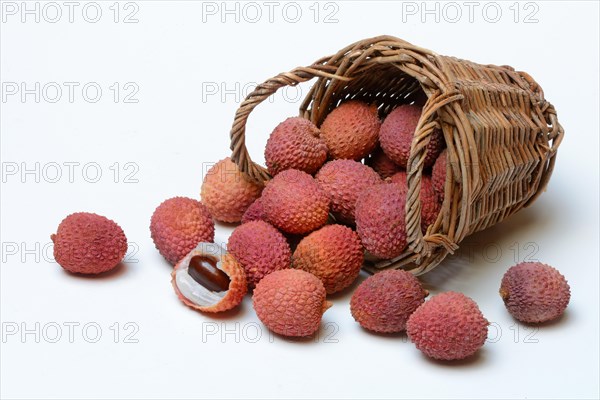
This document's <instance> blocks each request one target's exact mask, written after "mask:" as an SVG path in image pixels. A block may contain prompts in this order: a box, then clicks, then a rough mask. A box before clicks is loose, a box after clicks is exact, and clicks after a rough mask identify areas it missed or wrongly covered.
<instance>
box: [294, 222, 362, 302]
mask: <svg viewBox="0 0 600 400" xmlns="http://www.w3.org/2000/svg"><path fill="white" fill-rule="evenodd" d="M363 261H364V250H363V247H362V244H361V243H360V238H359V237H358V234H357V233H356V232H354V231H353V230H352V229H350V228H348V227H347V226H342V225H326V226H324V227H322V228H321V229H319V230H318V231H315V232H313V233H311V234H310V235H308V236H307V237H305V238H304V239H302V241H300V243H299V244H298V247H296V250H295V251H294V255H293V256H292V266H293V268H297V269H302V270H304V271H308V272H310V273H312V274H314V275H315V276H316V277H317V278H319V279H321V281H322V282H323V285H324V286H325V290H326V291H327V293H328V294H331V293H335V292H339V291H340V290H343V289H345V288H347V287H348V286H350V285H351V284H352V282H354V281H355V280H356V278H357V277H358V274H359V273H360V268H361V266H362V264H363Z"/></svg>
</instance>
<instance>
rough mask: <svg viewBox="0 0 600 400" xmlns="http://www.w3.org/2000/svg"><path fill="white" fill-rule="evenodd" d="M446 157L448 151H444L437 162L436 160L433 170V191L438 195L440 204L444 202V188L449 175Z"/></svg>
mask: <svg viewBox="0 0 600 400" xmlns="http://www.w3.org/2000/svg"><path fill="white" fill-rule="evenodd" d="M446 157H447V150H444V151H442V152H441V153H440V155H439V156H438V158H437V160H435V164H433V168H432V170H431V181H432V183H433V189H434V190H435V193H436V194H437V195H438V199H439V202H440V203H443V202H444V187H445V186H446V174H447V169H446V167H447V164H446Z"/></svg>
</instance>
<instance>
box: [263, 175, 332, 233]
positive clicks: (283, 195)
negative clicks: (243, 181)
mask: <svg viewBox="0 0 600 400" xmlns="http://www.w3.org/2000/svg"><path fill="white" fill-rule="evenodd" d="M262 202H263V208H264V210H265V215H266V216H267V220H268V221H269V222H270V223H271V224H273V225H274V226H275V227H277V228H279V229H281V230H282V231H284V232H286V233H294V234H304V233H308V232H312V231H314V230H315V229H318V228H320V227H321V226H323V225H325V223H326V222H327V218H328V217H329V203H330V201H329V198H328V197H327V195H326V194H325V192H324V191H323V189H321V187H320V186H319V185H318V184H317V182H316V181H315V180H314V178H313V177H312V176H310V175H309V174H307V173H306V172H302V171H298V170H295V169H288V170H285V171H283V172H280V173H279V174H277V175H276V176H275V177H274V178H273V179H272V180H271V181H270V182H269V183H268V184H267V187H266V188H265V190H264V192H263V195H262Z"/></svg>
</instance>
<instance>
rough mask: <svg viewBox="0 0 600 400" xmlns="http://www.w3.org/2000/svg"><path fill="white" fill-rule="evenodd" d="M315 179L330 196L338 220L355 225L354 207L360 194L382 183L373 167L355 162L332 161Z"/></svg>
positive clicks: (332, 209) (332, 208)
mask: <svg viewBox="0 0 600 400" xmlns="http://www.w3.org/2000/svg"><path fill="white" fill-rule="evenodd" d="M315 179H316V180H317V182H318V183H319V185H320V186H321V188H323V190H324V191H325V193H327V196H329V199H330V200H331V211H332V212H333V214H334V216H335V217H336V219H337V220H338V221H340V222H343V223H348V224H353V223H354V207H355V206H356V199H357V198H358V195H359V194H360V192H362V191H363V190H364V189H366V188H368V187H370V186H373V185H376V184H379V183H381V182H382V181H381V178H380V176H379V175H378V174H377V172H375V171H373V169H372V168H371V167H368V166H366V165H364V164H361V163H360V162H358V161H354V160H333V161H330V162H328V163H327V164H325V165H324V166H323V168H321V170H320V171H319V173H318V174H317V175H316V176H315Z"/></svg>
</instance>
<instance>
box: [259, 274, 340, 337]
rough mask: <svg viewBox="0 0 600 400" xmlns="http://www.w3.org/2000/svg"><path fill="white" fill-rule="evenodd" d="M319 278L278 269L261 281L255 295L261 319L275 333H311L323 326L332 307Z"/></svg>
mask: <svg viewBox="0 0 600 400" xmlns="http://www.w3.org/2000/svg"><path fill="white" fill-rule="evenodd" d="M325 296H326V292H325V287H324V286H323V283H322V282H321V280H319V278H317V277H316V276H314V275H313V274H310V273H308V272H306V271H302V270H297V269H285V270H280V271H275V272H273V273H271V274H269V275H267V276H266V277H265V278H264V279H263V280H261V281H260V282H259V283H258V285H257V286H256V289H254V293H253V296H252V302H253V305H254V309H255V310H256V314H257V315H258V318H259V319H260V320H261V321H262V323H263V324H265V325H266V326H267V328H269V329H270V330H272V331H273V332H275V333H278V334H280V335H284V336H291V337H304V336H310V335H312V334H313V333H315V332H316V331H317V330H318V329H319V325H320V323H321V317H322V315H323V313H324V312H325V311H326V310H327V309H328V308H329V307H331V303H329V302H328V301H326V299H325Z"/></svg>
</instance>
